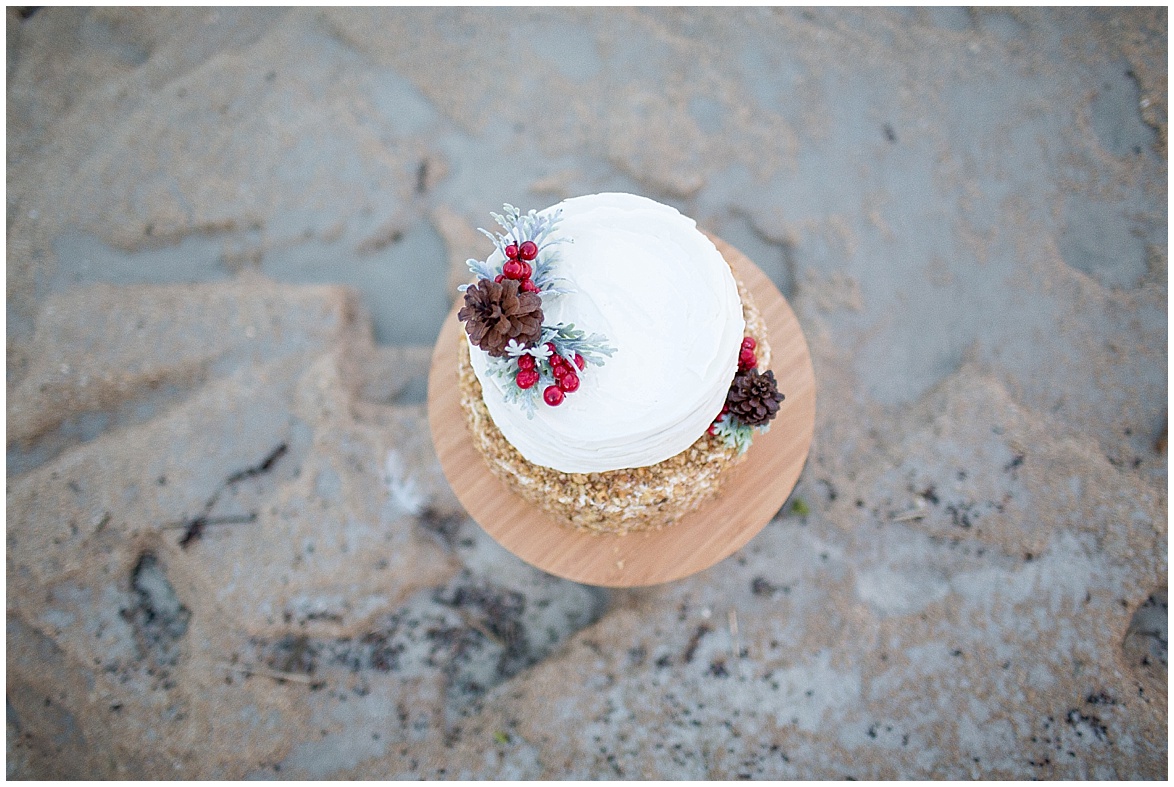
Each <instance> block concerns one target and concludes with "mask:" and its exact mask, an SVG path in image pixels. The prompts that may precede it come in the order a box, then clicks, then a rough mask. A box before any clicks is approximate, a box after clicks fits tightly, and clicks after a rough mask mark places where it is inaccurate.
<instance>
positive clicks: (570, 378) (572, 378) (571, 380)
mask: <svg viewBox="0 0 1174 787" xmlns="http://www.w3.org/2000/svg"><path fill="white" fill-rule="evenodd" d="M558 387H559V388H562V389H563V390H564V391H566V392H567V393H573V392H575V391H577V390H579V375H577V374H575V373H574V372H572V371H567V373H566V374H564V375H563V376H562V377H560V378H559V381H558Z"/></svg>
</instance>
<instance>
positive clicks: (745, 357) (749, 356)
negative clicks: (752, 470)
mask: <svg viewBox="0 0 1174 787" xmlns="http://www.w3.org/2000/svg"><path fill="white" fill-rule="evenodd" d="M757 346H758V342H756V341H754V337H753V336H747V337H745V338H744V339H742V349H741V350H739V351H738V371H739V372H745V371H749V370H750V369H753V368H755V367H757V366H758V354H757V353H755V352H754V348H755V347H757ZM729 411H730V406H729V405H728V404H725V405H722V411H721V412H720V413H719V414H718V416H717V418H715V419H713V423H712V424H710V425H709V429H707V430H706V431H707V432H709V434H711V435H712V434H717V422H718V421H720V420H721V419H722V418H724V417H725V415H726V413H728V412H729Z"/></svg>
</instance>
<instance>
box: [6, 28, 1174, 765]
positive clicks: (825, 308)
mask: <svg viewBox="0 0 1174 787" xmlns="http://www.w3.org/2000/svg"><path fill="white" fill-rule="evenodd" d="M7 20H8V22H7V57H8V60H7V74H8V94H7V96H8V116H7V135H8V136H7V139H8V151H7V152H8V169H7V176H8V181H7V182H8V192H7V193H8V206H7V210H8V214H7V215H8V235H7V281H8V289H7V327H8V334H7V335H8V344H7V379H8V390H7V394H8V396H7V408H8V409H7V427H8V465H7V467H8V484H7V545H6V546H7V551H6V555H7V588H6V589H7V599H8V606H7V612H8V627H7V643H8V644H7V654H6V656H7V668H8V682H7V700H8V724H7V730H8V758H7V762H8V775H9V776H12V777H18V778H57V777H61V778H69V777H85V778H110V777H121V778H136V777H148V778H191V779H204V778H217V777H219V778H232V779H235V778H244V777H270V778H274V777H275V778H312V777H332V778H334V777H352V778H364V777H407V778H435V777H466V778H508V777H513V778H535V777H544V778H555V779H561V778H604V777H625V778H633V777H644V778H689V779H705V778H709V779H736V778H739V777H742V776H749V777H754V778H803V777H806V778H847V777H854V778H867V777H871V778H893V777H902V778H976V777H981V778H1035V777H1038V778H1086V777H1112V778H1134V777H1145V778H1159V777H1163V776H1164V775H1165V774H1166V771H1167V758H1168V752H1167V722H1166V719H1167V683H1166V680H1167V679H1166V673H1167V666H1166V664H1167V662H1166V658H1167V657H1166V637H1167V634H1166V632H1167V612H1166V603H1167V602H1166V599H1167V595H1166V594H1167V590H1166V588H1167V572H1168V563H1167V506H1168V501H1167V495H1166V488H1167V468H1168V464H1167V453H1166V451H1167V448H1166V440H1167V436H1166V422H1167V417H1168V416H1167V396H1168V391H1167V373H1168V355H1167V353H1168V349H1167V308H1168V305H1167V276H1168V273H1167V261H1168V242H1167V232H1168V215H1167V191H1166V184H1167V178H1168V174H1167V166H1168V164H1167V127H1166V117H1167V111H1168V110H1167V12H1166V10H1165V9H1146V10H1137V11H1121V12H1102V11H1095V10H1079V11H1066V10H1043V11H1037V10H1022V11H1011V12H987V11H976V12H968V11H964V10H952V9H923V10H915V11H909V12H899V11H890V10H883V9H878V10H870V11H851V10H829V11H810V12H809V11H801V10H782V11H775V10H770V9H751V10H713V9H709V10H706V9H696V10H686V11H681V10H669V9H657V10H614V9H612V10H608V9H598V10H586V9H585V10H573V11H567V10H562V11H560V10H539V9H533V10H526V9H516V10H489V9H485V10H482V9H457V8H451V9H441V10H407V9H399V10H370V11H368V10H363V11H333V10H332V11H315V10H311V9H299V10H293V11H282V10H270V9H257V10H246V11H236V10H231V9H218V10H181V9H176V10H116V9H101V10H90V11H85V10H75V9H66V8H51V9H44V10H39V11H36V12H35V13H30V12H29V11H27V10H25V11H22V10H19V9H15V8H9V9H8V11H7ZM603 190H623V191H632V192H637V193H641V194H645V195H647V196H649V197H652V198H654V199H659V200H661V201H665V202H668V203H670V204H673V205H675V206H677V207H678V208H679V209H681V210H682V211H683V212H685V213H686V214H688V215H691V216H694V217H695V218H697V219H698V221H699V223H700V224H701V225H702V226H703V227H705V228H706V229H708V230H710V231H712V232H715V233H717V234H719V235H721V236H722V237H724V238H725V239H726V240H728V241H730V242H731V243H733V244H734V245H735V246H738V247H739V248H741V249H742V250H743V251H744V252H746V253H747V254H748V255H749V256H750V257H751V258H752V259H754V260H755V261H756V262H757V263H758V264H759V266H760V267H761V268H762V269H763V270H764V271H766V272H767V273H768V275H770V276H771V278H772V279H773V280H774V281H775V282H776V283H777V284H778V285H779V287H780V289H781V290H782V291H783V292H784V294H785V295H787V297H788V298H789V299H790V301H791V303H792V304H793V306H794V307H795V310H796V312H797V314H798V316H799V319H800V322H801V324H802V325H803V328H804V331H805V333H806V335H807V339H808V341H809V343H810V346H811V350H812V354H813V356H814V361H815V369H816V378H817V381H818V384H819V400H818V413H817V422H816V434H815V442H814V445H813V447H812V453H811V456H810V458H809V460H808V463H807V467H806V470H805V471H804V474H803V476H802V478H801V480H800V483H799V486H798V488H797V489H796V491H795V493H794V495H793V496H792V499H791V500H790V501H788V503H787V505H786V506H785V507H784V508H783V509H782V510H781V511H780V512H779V515H778V517H777V518H776V519H775V520H774V521H773V522H772V523H771V524H769V525H768V526H767V527H766V529H765V530H764V531H763V532H762V533H761V534H760V535H759V536H758V537H757V538H755V539H754V541H752V542H751V543H750V544H749V545H748V546H747V547H746V548H745V549H743V550H742V551H741V552H739V553H738V554H736V555H735V556H734V557H732V558H730V559H728V560H726V561H724V562H723V563H721V564H719V565H717V566H715V567H714V568H712V569H710V570H708V571H706V572H704V573H702V574H700V575H697V576H695V577H693V578H691V579H689V580H685V581H682V582H678V583H675V584H672V585H668V586H663V587H659V588H653V589H644V590H636V591H627V592H605V591H601V590H598V589H594V588H589V587H584V586H579V585H575V584H572V583H568V582H564V581H561V580H557V579H555V578H553V577H550V576H547V575H544V574H542V573H540V572H538V571H537V570H534V569H531V568H530V567H528V566H526V565H525V564H522V563H521V562H520V561H518V560H517V559H515V558H514V557H512V556H511V555H510V554H508V553H506V552H504V551H503V550H501V549H500V548H498V547H497V546H496V545H495V544H494V543H493V542H492V541H491V540H489V539H488V538H487V537H486V536H485V535H484V534H483V533H482V532H481V531H480V529H479V528H478V527H477V526H476V524H475V523H473V522H472V521H471V520H469V519H468V518H467V516H466V515H465V514H464V512H463V511H462V510H461V509H460V507H459V505H458V503H457V502H456V499H455V497H454V496H453V494H452V492H451V491H450V490H449V488H448V486H447V485H446V483H445V482H444V480H443V476H442V474H441V472H440V469H439V466H438V464H437V462H436V458H435V455H434V453H433V451H432V447H431V442H430V438H429V434H428V427H427V421H426V418H425V407H424V401H425V383H424V380H425V376H426V371H427V364H428V355H429V349H430V345H431V343H432V341H433V339H434V338H435V336H436V333H437V331H438V330H439V326H440V322H441V320H442V319H443V318H444V315H445V314H446V312H447V310H448V307H449V305H450V303H451V298H452V296H453V295H454V294H455V291H454V286H455V284H456V283H457V282H458V281H459V280H461V279H463V278H464V273H463V262H464V260H465V259H466V258H467V257H469V256H484V255H485V254H486V253H487V243H486V242H485V241H484V239H482V238H481V237H480V236H479V235H477V233H476V232H475V228H476V227H477V226H486V225H487V224H488V222H489V218H488V212H489V211H490V210H497V209H499V208H500V205H501V203H503V202H510V203H513V204H516V205H519V206H522V207H527V208H528V207H541V206H544V205H548V204H550V203H553V202H555V201H557V200H558V199H561V198H563V197H566V196H570V195H575V194H582V193H589V192H596V191H603ZM454 384H455V376H454Z"/></svg>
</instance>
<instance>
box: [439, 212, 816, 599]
mask: <svg viewBox="0 0 1174 787" xmlns="http://www.w3.org/2000/svg"><path fill="white" fill-rule="evenodd" d="M710 238H711V239H712V240H713V242H714V244H715V245H716V246H717V248H718V250H719V251H720V252H721V253H722V256H724V257H725V258H726V260H727V261H728V262H729V263H730V265H731V267H733V269H734V271H735V272H736V273H737V275H738V278H740V279H741V280H742V282H743V283H744V284H745V285H746V286H747V287H748V288H749V290H750V292H751V293H752V295H753V297H754V302H755V304H756V305H757V306H758V309H759V311H760V312H761V313H762V316H763V318H764V319H765V321H766V325H767V331H768V333H769V340H770V346H771V362H770V367H769V368H770V369H772V370H774V374H775V378H776V379H777V380H778V387H779V390H780V391H782V392H783V394H785V396H786V399H785V400H784V401H783V403H782V406H781V407H780V408H779V412H778V415H777V416H775V419H774V420H773V421H772V422H771V426H770V431H769V432H767V433H766V434H756V435H755V436H754V442H753V444H752V445H751V446H750V449H749V451H748V452H747V455H746V457H745V459H744V461H743V462H742V463H741V464H740V465H738V466H737V467H735V468H733V469H732V470H731V471H730V475H729V477H728V478H726V479H725V480H724V481H723V483H722V487H721V490H720V491H719V492H718V494H717V496H716V497H714V498H712V499H710V500H709V501H708V502H707V503H706V504H704V505H703V506H702V507H701V508H699V509H697V510H696V511H694V512H692V513H691V514H688V515H686V516H684V517H682V518H681V519H679V520H677V522H676V523H675V524H673V525H671V526H669V527H665V528H662V529H660V530H653V531H647V532H634V533H627V534H625V535H610V534H595V533H588V532H582V531H579V530H575V529H574V528H572V527H570V526H568V525H564V524H560V523H559V521H558V520H556V519H554V518H553V517H551V516H550V515H548V514H546V513H545V512H544V511H542V510H541V509H539V508H537V507H536V506H534V505H532V504H530V503H527V502H526V501H525V500H523V499H522V498H520V497H518V496H517V495H515V494H514V493H513V492H511V491H510V490H509V488H508V487H506V486H505V484H503V483H502V482H501V481H498V480H497V478H496V477H494V475H493V474H492V473H490V472H489V467H488V466H487V465H486V464H485V460H484V459H483V458H482V457H481V454H479V453H478V452H477V449H475V448H474V447H473V440H472V438H471V436H470V435H469V431H468V426H467V425H466V421H465V414H464V411H463V410H462V409H461V403H460V390H459V387H458V385H457V347H458V343H459V342H460V341H462V340H463V338H464V326H463V325H462V324H461V323H460V321H459V320H457V317H456V313H457V311H458V309H459V307H460V305H461V301H459V300H458V302H457V304H456V305H454V306H453V310H452V313H451V314H449V316H448V318H447V319H446V320H445V322H444V327H443V328H441V330H440V336H439V337H438V338H437V340H436V347H435V348H434V349H433V352H432V367H431V371H430V372H429V375H428V423H429V426H430V427H431V429H432V442H433V444H434V446H435V448H436V456H437V458H438V459H439V460H440V466H441V468H443V470H444V474H445V476H446V477H447V478H448V482H449V483H450V484H451V485H452V488H453V491H454V492H455V493H456V496H457V499H458V500H460V501H461V505H463V506H464V507H465V510H466V511H468V512H469V515H470V516H472V517H473V519H475V520H476V521H477V523H478V524H479V525H481V527H482V528H484V529H485V531H486V532H487V533H489V535H490V536H492V537H493V538H494V540H496V541H497V542H498V543H499V544H501V545H502V546H503V547H505V548H506V549H508V550H509V551H510V552H512V553H513V554H515V555H517V556H518V557H520V558H521V559H522V560H524V561H526V562H527V563H530V564H531V565H534V566H537V567H538V568H540V569H542V570H543V571H547V572H549V573H551V574H554V575H555V576H559V577H563V578H564V579H570V580H573V581H575V582H582V583H584V584H588V585H600V586H604V587H637V586H641V585H656V584H659V583H662V582H671V581H673V580H676V579H682V578H684V577H687V576H690V575H692V574H696V573H697V572H699V571H704V570H705V569H707V568H709V567H710V566H712V565H714V564H715V563H717V562H718V561H720V560H723V559H724V558H727V557H729V556H730V555H731V554H733V553H734V552H736V551H737V550H738V549H741V548H742V547H743V546H745V544H746V543H747V542H748V541H749V540H750V539H751V538H753V537H754V536H755V535H756V534H757V533H758V531H760V530H761V529H762V528H763V527H764V526H765V525H766V523H767V522H769V521H770V520H771V519H772V518H773V517H774V515H775V514H776V513H778V511H779V508H780V507H781V506H782V505H783V503H784V502H786V500H787V497H788V496H789V495H790V494H791V490H792V489H794V487H795V482H796V481H798V480H799V473H800V471H802V469H803V465H804V463H805V462H806V461H807V452H808V450H809V449H810V447H811V437H812V433H813V431H814V429H815V374H814V371H813V369H812V366H811V353H810V352H809V351H808V349H807V341H806V339H804V337H803V331H802V330H801V329H800V328H799V321H798V320H797V319H796V318H795V313H794V312H793V311H792V310H791V307H790V305H789V304H788V303H787V301H786V299H784V298H783V296H782V294H781V293H780V292H779V291H778V289H776V288H775V286H774V284H773V283H772V282H771V281H770V279H768V278H767V277H766V275H765V274H763V272H762V271H761V270H759V269H758V266H756V265H755V264H754V263H753V262H751V261H750V260H749V258H747V257H746V256H745V255H744V254H742V253H741V252H740V251H738V250H737V249H735V248H734V247H733V246H730V245H729V244H727V243H725V242H724V241H722V240H721V239H720V238H716V237H713V236H712V235H711V236H710Z"/></svg>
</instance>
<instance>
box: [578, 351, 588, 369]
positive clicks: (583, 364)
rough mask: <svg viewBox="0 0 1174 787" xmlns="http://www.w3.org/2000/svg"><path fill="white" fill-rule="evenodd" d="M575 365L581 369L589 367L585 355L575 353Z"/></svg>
mask: <svg viewBox="0 0 1174 787" xmlns="http://www.w3.org/2000/svg"><path fill="white" fill-rule="evenodd" d="M575 366H578V367H579V369H580V371H581V370H583V369H585V368H587V362H586V361H585V360H583V356H582V355H579V353H575Z"/></svg>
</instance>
